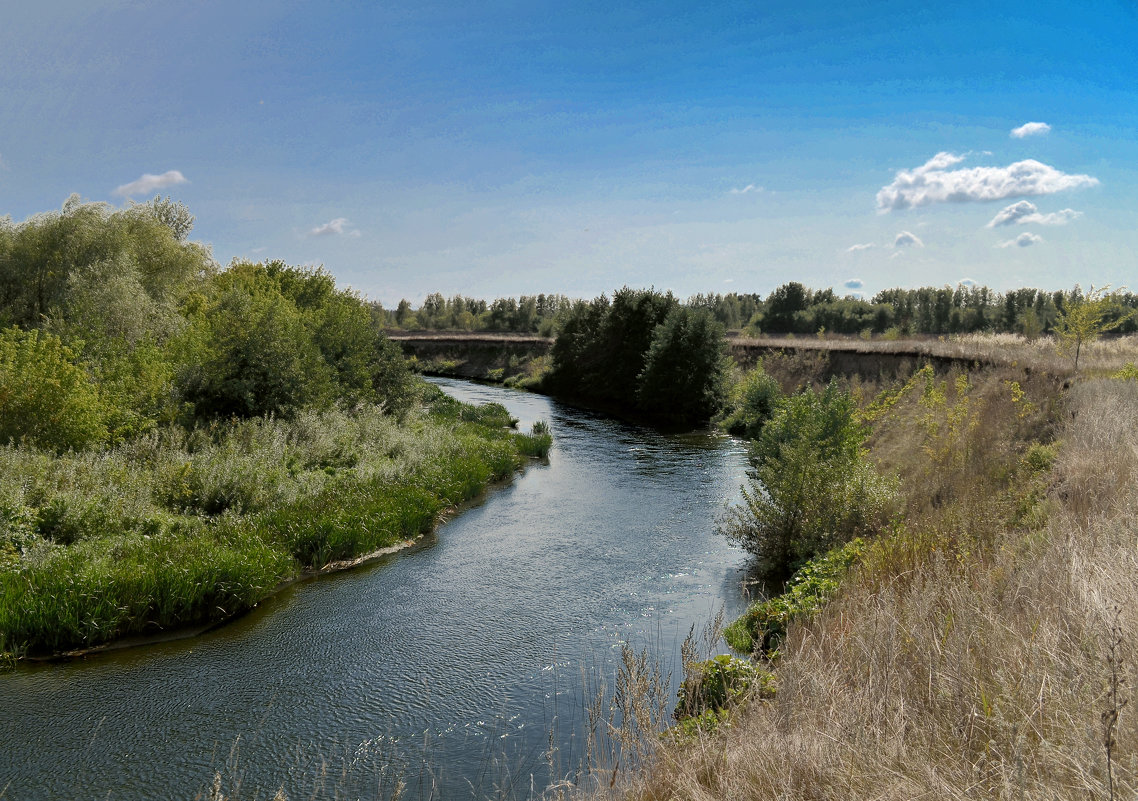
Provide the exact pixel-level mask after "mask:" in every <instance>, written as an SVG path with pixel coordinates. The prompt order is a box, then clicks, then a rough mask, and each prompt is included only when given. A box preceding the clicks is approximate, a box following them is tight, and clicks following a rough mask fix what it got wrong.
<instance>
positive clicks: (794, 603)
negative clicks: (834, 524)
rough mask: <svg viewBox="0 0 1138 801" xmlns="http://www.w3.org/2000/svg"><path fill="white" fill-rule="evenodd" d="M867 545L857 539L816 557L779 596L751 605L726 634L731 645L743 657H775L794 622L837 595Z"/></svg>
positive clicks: (814, 611) (727, 629) (795, 575)
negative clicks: (764, 655)
mask: <svg viewBox="0 0 1138 801" xmlns="http://www.w3.org/2000/svg"><path fill="white" fill-rule="evenodd" d="M865 549H866V544H865V541H864V540H863V539H861V538H856V539H853V540H851V541H850V542H847V543H846V544H845V545H843V546H841V547H839V548H834V549H832V550H830V551H827V552H826V553H824V554H821V555H819V556H816V557H814V558H813V559H811V560H809V561H808V562H806V564H804V565H803V566H802V567H800V568H799V569H798V571H797V572H795V574H794V575H793V576H792V577H791V579H790V581H788V582H787V583H786V588H785V589H784V590H783V592H782V593H780V594H779V595H776V596H774V597H773V598H768V599H766V600H763V601H758V602H756V603H753V604H751V605H750V606H749V607H748V608H747V611H746V612H744V613H743V615H742V616H741V617H739V618H738V619H737V620H735V621H734V622H732V623H731V624H730V625H729V626H728V627H727V628H726V630H725V631H724V637H725V638H726V640H727V644H728V645H730V646H731V648H732V649H734V650H735V651H737V652H738V653H741V654H747V655H749V654H754V653H763V654H766V655H768V656H769V655H771V654H772V653H773V652H774V651H776V650H777V649H778V648H779V647H780V645H781V644H782V640H783V638H784V637H785V636H786V631H787V627H788V626H789V625H790V623H791V622H792V621H796V620H805V619H809V618H810V617H811V616H813V615H814V614H815V613H816V612H818V610H820V609H821V608H822V607H823V606H825V604H826V603H827V602H828V601H829V600H830V598H832V597H833V595H834V593H835V592H837V590H838V587H839V585H840V583H841V580H842V577H843V576H844V575H845V574H846V571H847V570H849V568H850V567H851V566H852V565H854V564H856V563H857V562H858V561H860V559H861V557H862V555H863V554H864V553H865Z"/></svg>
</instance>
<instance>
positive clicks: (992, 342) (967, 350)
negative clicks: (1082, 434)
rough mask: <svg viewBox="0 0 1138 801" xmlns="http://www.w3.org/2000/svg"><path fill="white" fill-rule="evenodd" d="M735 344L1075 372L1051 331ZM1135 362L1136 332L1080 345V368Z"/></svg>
mask: <svg viewBox="0 0 1138 801" xmlns="http://www.w3.org/2000/svg"><path fill="white" fill-rule="evenodd" d="M730 343H731V347H732V348H734V349H740V350H743V349H749V348H755V349H772V348H774V349H782V348H793V349H796V350H804V351H830V350H838V351H847V350H848V351H855V352H858V353H882V354H894V355H912V356H933V357H941V358H949V359H961V360H965V361H977V362H980V363H981V364H990V365H1021V366H1030V367H1032V368H1033V369H1037V370H1047V371H1048V372H1052V373H1056V374H1066V373H1071V372H1073V370H1072V360H1071V358H1070V357H1069V356H1063V355H1061V354H1060V353H1059V352H1058V350H1057V349H1056V343H1055V340H1054V339H1052V338H1051V337H1037V338H1035V339H1028V338H1026V337H1023V336H1021V335H1019V334H960V335H951V336H946V337H936V338H934V337H925V338H906V339H883V338H874V339H869V340H863V339H859V338H856V337H831V338H826V339H819V338H816V337H815V338H811V337H758V338H754V339H751V338H746V337H733V338H732V339H731V340H730ZM1132 362H1138V335H1135V334H1131V335H1127V336H1120V337H1110V338H1105V339H1100V340H1099V341H1097V342H1093V343H1090V344H1089V345H1086V346H1084V350H1083V355H1082V356H1081V358H1080V360H1079V364H1080V371H1082V372H1084V373H1090V374H1097V373H1104V372H1111V371H1115V370H1118V369H1120V368H1122V367H1123V366H1125V365H1126V364H1127V363H1132Z"/></svg>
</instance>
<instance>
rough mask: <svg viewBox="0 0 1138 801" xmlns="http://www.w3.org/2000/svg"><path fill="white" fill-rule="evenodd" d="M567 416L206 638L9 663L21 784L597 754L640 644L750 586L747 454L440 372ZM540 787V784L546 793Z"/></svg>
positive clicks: (104, 790) (429, 780) (545, 415)
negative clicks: (522, 466) (455, 489)
mask: <svg viewBox="0 0 1138 801" xmlns="http://www.w3.org/2000/svg"><path fill="white" fill-rule="evenodd" d="M436 383H438V384H439V385H440V386H442V387H443V388H444V389H445V390H446V391H447V392H450V393H452V394H454V395H456V396H458V397H459V398H460V399H462V400H469V401H473V402H486V401H496V402H499V403H503V404H504V405H505V406H506V407H507V408H508V409H509V410H510V412H511V414H512V415H513V416H515V417H517V418H519V421H520V422H519V428H520V429H522V430H528V428H529V426H530V425H532V423H533V422H534V421H536V420H539V419H543V420H546V421H548V422H549V423H550V425H551V427H552V430H553V434H554V438H555V444H554V448H553V451H552V452H551V454H550V458H549V463H548V464H547V465H535V466H532V467H531V468H530V469H529V470H527V471H526V473H525V474H524V475H522V476H520V477H518V479H517V480H516V481H515V482H514V483H512V484H510V485H507V486H504V487H501V488H500V489H497V490H495V491H493V492H491V493H490V494H489V495H488V496H487V497H486V499H485V502H483V503H481V504H478V505H475V506H473V507H471V508H468V509H465V510H464V511H463V512H462V513H461V514H460V515H458V516H457V517H456V518H455V519H453V520H451V521H449V522H447V523H446V524H445V525H443V526H442V527H441V528H440V530H439V532H438V534H437V537H432V538H430V539H428V540H427V541H425V542H424V543H423V544H421V545H420V546H418V547H416V548H414V549H411V550H408V551H405V552H402V553H399V554H396V555H394V556H392V557H390V558H387V559H385V560H383V561H380V562H376V563H372V564H369V565H366V566H364V567H361V568H359V569H356V570H352V571H348V572H345V573H341V574H334V575H331V576H327V577H322V578H320V579H317V580H309V581H305V582H302V583H298V584H296V585H293V586H291V587H289V588H287V589H286V590H284V591H283V592H282V593H280V594H279V595H277V596H275V597H273V598H271V599H269V600H267V601H266V602H264V603H262V604H261V605H260V606H259V607H258V608H257V609H256V610H254V611H253V612H252V613H251V614H249V615H247V616H245V617H243V618H240V619H238V620H236V621H233V622H232V623H230V624H228V625H226V626H223V627H221V628H219V629H217V630H214V631H211V632H209V633H208V634H206V635H204V636H202V637H199V638H195V639H192V640H185V641H180V642H173V643H166V644H160V645H155V646H153V647H148V648H145V649H135V650H131V651H121V652H112V653H107V654H101V655H97V656H92V657H88V658H85V659H79V660H74V661H72V662H67V663H61V664H51V665H41V666H36V667H32V668H29V669H21V670H18V671H16V672H15V673H12V674H9V675H6V676H0V709H2V710H3V715H2V716H0V743H3V745H4V748H3V750H2V751H0V788H4V787H5V785H7V786H8V789H7V791H6V795H4V796H3V798H5V799H24V798H29V799H31V798H65V797H74V798H80V797H81V798H105V797H108V796H109V797H113V798H171V799H179V798H184V799H190V798H194V797H195V796H197V795H200V794H202V793H206V794H207V795H208V790H209V786H210V782H211V780H212V778H213V776H214V774H215V772H220V773H221V774H222V777H223V782H224V787H225V788H226V790H227V795H232V793H231V792H230V791H232V790H233V789H234V788H235V787H236V788H238V789H239V790H240V793H238V797H250V798H251V797H258V798H271V797H272V795H273V793H275V792H276V790H277V789H278V788H283V789H284V790H285V792H286V793H287V795H288V797H289V798H294V799H295V798H309V797H315V798H323V797H353V798H355V797H363V798H373V797H384V795H385V794H387V793H388V791H389V790H394V788H395V787H396V786H397V784H398V782H399V781H403V782H405V783H406V787H405V789H404V796H403V797H404V798H446V799H451V798H464V797H465V798H479V797H498V796H502V797H518V798H526V797H531V796H537V795H539V794H540V793H541V791H542V789H543V788H545V787H546V786H547V785H548V784H549V783H550V782H553V781H557V780H560V779H563V778H566V777H572V776H573V772H574V770H575V769H576V768H577V766H578V765H579V763H580V760H581V759H582V758H583V756H584V750H585V742H584V739H585V734H586V730H585V721H586V715H585V709H586V706H587V703H588V700H589V696H590V693H591V692H592V688H593V687H595V686H596V684H597V683H599V682H602V681H603V682H607V683H609V684H610V685H611V677H612V675H613V674H614V672H615V670H616V667H617V665H618V664H619V662H620V659H621V650H622V646H623V645H624V644H625V643H629V642H632V643H634V644H636V645H637V647H640V646H641V645H651V646H652V647H653V648H654V649H656V650H658V652H659V654H660V660H661V662H662V663H663V664H664V665H665V667H666V668H670V669H672V670H673V673H675V674H676V675H675V676H673V680H672V686H671V687H670V690H669V691H670V692H671V693H673V694H674V692H675V689H676V687H675V684H676V682H677V681H678V673H679V671H678V670H676V669H675V666H676V665H678V663H679V659H678V653H679V645H680V643H681V642H682V640H683V638H684V637H685V636H686V635H687V633H688V631H689V629H690V628H691V626H692V625H693V624H694V625H697V626H698V625H701V624H702V623H703V622H704V621H706V620H707V619H708V618H710V617H711V616H713V615H714V614H715V612H716V610H717V609H719V608H720V607H723V608H724V610H725V613H726V615H727V616H728V617H731V616H733V615H736V614H738V613H739V612H740V611H742V609H743V607H744V606H745V599H744V597H743V594H742V589H741V588H742V586H743V584H742V582H743V581H744V579H745V575H744V567H745V564H746V558H745V556H744V554H743V553H742V552H741V551H739V550H738V549H736V548H734V547H732V546H731V545H730V544H729V543H728V542H727V541H726V540H725V539H724V538H722V537H720V536H718V535H717V534H716V533H715V520H716V518H717V517H718V515H719V514H720V513H721V511H722V509H723V507H724V505H725V504H726V503H729V502H732V501H734V500H735V499H736V498H737V497H738V490H739V486H740V484H741V483H742V482H743V480H744V478H745V472H746V458H745V451H744V449H743V447H742V446H741V445H740V444H739V443H738V442H736V441H734V440H732V439H730V438H726V437H722V436H718V435H715V434H712V433H708V432H695V433H687V434H679V435H677V434H665V433H661V432H658V431H654V430H652V429H648V428H644V427H642V426H636V425H629V424H625V423H619V422H615V421H613V420H609V419H606V418H604V417H602V416H600V415H598V414H595V413H590V412H582V411H581V410H578V409H573V408H570V407H567V406H563V405H560V404H558V403H557V402H555V401H553V400H551V399H549V398H546V397H543V396H538V395H532V394H528V393H524V392H518V391H513V390H509V389H505V388H501V387H492V386H484V385H476V384H469V383H465V382H460V381H453V380H438V381H436ZM531 787H532V788H533V789H532V792H531Z"/></svg>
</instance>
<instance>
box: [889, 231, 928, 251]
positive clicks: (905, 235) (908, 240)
mask: <svg viewBox="0 0 1138 801" xmlns="http://www.w3.org/2000/svg"><path fill="white" fill-rule="evenodd" d="M924 246H925V243H924V242H922V241H921V239H920V237H918V236H917V235H916V234H913V233H910V232H909V231H902V232H901V233H899V234H897V238H896V239H894V240H893V247H895V248H904V247H915V248H923V247H924Z"/></svg>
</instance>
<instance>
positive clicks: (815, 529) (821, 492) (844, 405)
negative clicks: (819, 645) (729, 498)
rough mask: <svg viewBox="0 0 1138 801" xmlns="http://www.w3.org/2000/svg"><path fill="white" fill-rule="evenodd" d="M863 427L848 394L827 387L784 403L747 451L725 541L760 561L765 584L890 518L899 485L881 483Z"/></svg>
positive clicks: (883, 481) (882, 525)
mask: <svg viewBox="0 0 1138 801" xmlns="http://www.w3.org/2000/svg"><path fill="white" fill-rule="evenodd" d="M866 435H867V430H866V427H865V425H864V424H863V423H862V422H861V421H860V420H859V419H858V416H857V409H856V407H855V405H854V401H853V399H852V398H851V397H850V395H849V393H848V392H845V391H843V390H842V389H840V388H839V387H838V385H837V384H836V383H831V384H830V385H829V386H828V387H826V389H825V390H823V391H822V392H820V393H817V392H814V391H813V390H812V389H806V390H803V391H802V392H800V393H799V394H797V395H792V396H790V397H787V398H785V399H783V401H782V402H781V403H780V404H779V406H778V409H777V410H776V412H775V414H774V416H773V417H772V418H771V419H770V421H769V422H768V423H767V424H766V426H764V427H763V430H762V433H761V434H760V435H759V438H758V440H756V441H755V443H754V445H753V446H752V451H751V464H752V471H751V481H750V486H749V487H744V488H743V503H742V504H741V505H740V506H737V507H735V508H734V509H732V510H731V512H730V514H729V516H728V518H727V521H726V524H725V526H724V529H723V531H724V533H725V534H726V535H727V536H728V537H729V538H731V539H733V540H735V541H737V542H738V543H739V544H740V545H742V546H743V547H744V548H746V549H747V550H748V551H750V552H751V553H753V554H754V555H755V556H756V557H758V567H759V569H760V570H761V571H762V572H763V573H764V574H765V575H767V576H768V577H771V578H781V577H785V576H787V575H789V574H790V573H792V572H793V571H794V570H795V569H796V568H797V567H798V566H800V565H801V564H802V563H803V562H805V561H806V560H807V559H810V558H811V557H813V556H815V555H817V554H819V553H823V552H824V551H827V550H829V549H830V548H833V547H836V546H839V545H841V544H843V543H845V542H848V541H849V540H851V539H853V538H854V537H857V536H863V535H867V534H872V533H876V532H877V531H879V530H881V529H883V528H884V527H885V526H886V525H887V524H888V522H889V521H890V519H891V518H892V516H893V513H894V509H895V506H896V497H897V490H896V481H894V480H890V479H887V478H884V477H882V476H880V475H878V473H877V471H876V470H875V469H874V467H873V465H872V464H871V463H870V462H869V461H868V458H867V456H866V454H865V451H864V448H863V444H864V442H865V438H866Z"/></svg>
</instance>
